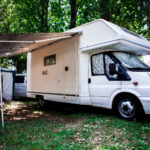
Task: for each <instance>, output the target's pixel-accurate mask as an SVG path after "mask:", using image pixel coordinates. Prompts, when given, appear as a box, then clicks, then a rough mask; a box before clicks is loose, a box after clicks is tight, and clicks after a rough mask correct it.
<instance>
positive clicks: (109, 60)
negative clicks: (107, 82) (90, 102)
mask: <svg viewBox="0 0 150 150" xmlns="http://www.w3.org/2000/svg"><path fill="white" fill-rule="evenodd" d="M110 64H114V65H115V62H114V60H112V58H111V57H110V56H109V55H107V54H105V72H106V75H107V77H108V78H109V79H118V74H117V73H116V74H114V75H110V70H109V69H110V67H109V66H110ZM116 70H118V67H117V65H116Z"/></svg>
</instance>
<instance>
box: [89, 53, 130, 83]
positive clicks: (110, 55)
mask: <svg viewBox="0 0 150 150" xmlns="http://www.w3.org/2000/svg"><path fill="white" fill-rule="evenodd" d="M99 54H102V55H103V64H104V65H103V67H104V74H93V65H92V57H93V56H94V55H99ZM106 55H108V56H109V57H110V58H111V59H112V60H113V61H114V63H115V64H116V63H118V64H119V65H120V67H121V68H122V69H123V70H124V72H125V70H126V69H125V68H124V67H123V66H122V65H121V63H120V61H119V60H118V59H117V58H115V57H114V56H113V55H112V53H111V52H104V53H96V54H93V55H91V75H92V76H104V75H105V76H106V78H107V79H108V80H109V81H130V80H131V78H130V76H129V75H128V74H127V73H125V74H126V75H128V76H129V79H113V78H111V77H109V76H108V74H107V73H106V61H105V56H106Z"/></svg>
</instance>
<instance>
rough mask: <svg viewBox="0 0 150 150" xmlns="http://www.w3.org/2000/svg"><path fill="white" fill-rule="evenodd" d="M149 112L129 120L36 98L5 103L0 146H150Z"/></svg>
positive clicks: (26, 149) (36, 149) (23, 149)
mask: <svg viewBox="0 0 150 150" xmlns="http://www.w3.org/2000/svg"><path fill="white" fill-rule="evenodd" d="M149 118H150V116H148V117H147V118H146V121H143V122H136V121H132V122H128V121H125V120H120V119H118V118H117V117H115V116H113V115H112V112H111V111H108V110H104V109H99V108H92V107H73V108H72V109H70V107H66V105H62V104H56V103H54V104H53V103H50V104H49V106H48V108H47V109H44V110H41V109H40V108H39V107H38V104H37V103H36V102H27V101H24V102H19V101H16V102H11V103H7V104H5V128H4V129H2V128H1V127H0V149H4V150H7V149H8V150H50V149H52V150H53V149H56V150H61V149H65V150H71V149H77V150H80V149H84V150H85V149H87V150H90V149H95V150H103V149H112V150H115V149H118V150H120V149H141V150H144V149H145V150H147V149H150V119H149Z"/></svg>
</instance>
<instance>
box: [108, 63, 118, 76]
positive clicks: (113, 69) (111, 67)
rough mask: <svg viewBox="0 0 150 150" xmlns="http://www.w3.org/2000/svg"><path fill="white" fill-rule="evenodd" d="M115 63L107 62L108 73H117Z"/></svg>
mask: <svg viewBox="0 0 150 150" xmlns="http://www.w3.org/2000/svg"><path fill="white" fill-rule="evenodd" d="M117 73H118V72H117V70H116V65H115V64H114V63H111V64H109V74H110V75H114V74H117Z"/></svg>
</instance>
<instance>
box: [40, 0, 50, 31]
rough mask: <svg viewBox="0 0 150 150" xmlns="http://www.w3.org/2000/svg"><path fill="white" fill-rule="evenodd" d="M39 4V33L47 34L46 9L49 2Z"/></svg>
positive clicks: (42, 0)
mask: <svg viewBox="0 0 150 150" xmlns="http://www.w3.org/2000/svg"><path fill="white" fill-rule="evenodd" d="M40 3H41V16H40V19H41V32H48V31H49V26H48V7H49V0H40Z"/></svg>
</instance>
